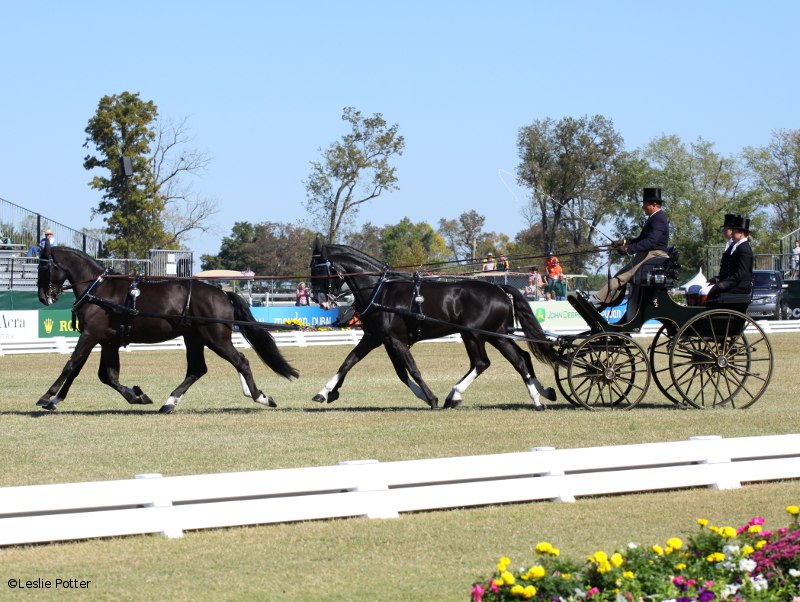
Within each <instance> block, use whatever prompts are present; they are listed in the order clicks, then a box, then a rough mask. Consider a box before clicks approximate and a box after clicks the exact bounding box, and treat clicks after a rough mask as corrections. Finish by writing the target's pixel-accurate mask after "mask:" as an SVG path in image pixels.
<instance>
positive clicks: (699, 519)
mask: <svg viewBox="0 0 800 602" xmlns="http://www.w3.org/2000/svg"><path fill="white" fill-rule="evenodd" d="M697 524H698V525H700V526H701V527H705V526H706V525H707V524H708V521H707V520H706V519H704V518H698V519H697Z"/></svg>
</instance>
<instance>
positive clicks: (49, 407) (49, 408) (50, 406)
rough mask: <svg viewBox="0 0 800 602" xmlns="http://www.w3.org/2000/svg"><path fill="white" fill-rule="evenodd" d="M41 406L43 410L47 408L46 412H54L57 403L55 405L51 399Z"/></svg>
mask: <svg viewBox="0 0 800 602" xmlns="http://www.w3.org/2000/svg"><path fill="white" fill-rule="evenodd" d="M42 407H43V408H44V409H45V410H47V411H48V412H55V411H56V408H57V407H58V406H57V405H56V404H55V403H54V402H52V401H51V402H49V403H47V404H46V405H43V406H42Z"/></svg>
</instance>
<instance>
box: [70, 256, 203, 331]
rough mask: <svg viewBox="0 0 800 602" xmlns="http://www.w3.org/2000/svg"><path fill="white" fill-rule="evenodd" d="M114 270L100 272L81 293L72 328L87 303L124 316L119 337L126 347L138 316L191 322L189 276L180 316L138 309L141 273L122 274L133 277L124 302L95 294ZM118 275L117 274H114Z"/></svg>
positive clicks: (75, 304) (190, 285)
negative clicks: (146, 312)
mask: <svg viewBox="0 0 800 602" xmlns="http://www.w3.org/2000/svg"><path fill="white" fill-rule="evenodd" d="M112 274H113V272H112V271H111V270H110V269H106V270H105V271H104V272H103V273H102V274H100V275H99V276H98V277H97V278H96V279H95V281H94V282H92V284H91V285H90V286H89V288H87V289H86V291H85V292H84V293H83V295H81V297H80V299H78V300H77V301H76V302H75V303H74V304H73V305H72V329H73V330H76V329H77V312H78V310H79V309H80V308H81V307H83V306H84V305H85V304H87V303H94V304H95V305H98V306H100V307H102V308H103V309H106V310H108V311H110V312H112V313H115V314H118V315H120V316H121V318H122V322H121V324H120V326H119V338H120V344H121V345H122V346H123V347H126V346H127V345H128V343H130V340H131V332H132V330H133V320H134V318H136V317H137V316H142V317H154V318H173V317H177V318H180V321H181V323H182V324H186V323H189V322H191V320H190V319H189V317H188V313H189V306H190V304H191V301H192V282H193V279H191V278H189V279H188V282H189V290H188V294H187V295H186V303H185V304H184V306H183V310H182V311H181V313H180V315H179V316H168V315H160V314H158V315H157V314H143V313H142V312H140V311H139V310H138V309H136V300H137V299H138V298H139V295H141V292H142V291H141V289H140V288H139V286H140V285H141V283H142V281H143V280H144V278H143V277H142V276H141V275H138V274H137V275H136V276H133V277H130V276H122V277H123V278H131V283H130V285H129V286H128V293H127V295H125V302H124V303H117V302H115V301H111V300H109V299H105V298H103V297H98V296H96V295H95V294H94V291H95V289H97V287H99V286H100V284H101V283H102V282H103V281H104V280H106V278H107V277H108V276H110V275H112ZM113 275H114V276H117V274H113Z"/></svg>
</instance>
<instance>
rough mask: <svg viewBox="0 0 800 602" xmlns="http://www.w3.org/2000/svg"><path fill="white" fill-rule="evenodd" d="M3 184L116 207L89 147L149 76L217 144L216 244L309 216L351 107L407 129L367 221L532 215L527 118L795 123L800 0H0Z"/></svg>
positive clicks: (202, 184) (669, 126) (51, 204)
mask: <svg viewBox="0 0 800 602" xmlns="http://www.w3.org/2000/svg"><path fill="white" fill-rule="evenodd" d="M0 11H1V12H0V15H2V18H0V61H2V63H0V64H2V69H1V70H0V77H2V93H0V132H1V134H0V136H1V137H0V141H1V143H0V197H2V198H4V199H6V200H9V201H12V202H15V203H17V204H19V205H22V206H24V207H27V208H29V209H33V210H35V211H38V212H39V213H42V214H43V215H46V216H48V217H51V218H52V219H54V220H56V221H59V222H62V223H65V224H67V225H71V226H74V227H79V228H80V227H84V226H87V227H100V226H101V225H102V224H101V222H100V220H99V219H98V218H95V219H94V220H93V221H91V220H90V218H91V210H92V208H93V207H95V206H96V205H97V203H98V201H99V198H100V197H99V195H98V193H97V192H95V191H93V190H91V189H90V188H89V187H88V185H87V183H88V181H89V180H90V178H91V174H90V172H87V171H85V170H84V169H83V167H82V162H83V157H84V156H85V154H86V153H87V150H86V149H84V148H83V147H82V144H83V142H84V139H85V134H84V129H85V127H86V124H87V121H88V120H89V118H90V117H91V116H92V115H93V114H94V112H95V110H96V108H97V103H98V101H99V100H100V98H101V97H102V96H104V95H111V94H119V93H121V92H123V91H130V92H140V93H141V96H142V98H144V99H146V100H152V101H154V102H155V103H156V105H157V106H158V108H159V111H160V114H161V116H162V117H165V118H172V119H174V120H180V119H183V118H188V125H189V128H190V129H191V133H192V135H193V137H194V140H193V142H192V145H193V146H194V147H196V148H198V149H200V150H204V151H206V152H208V153H209V154H210V155H211V156H213V157H214V160H213V161H212V163H211V164H210V166H209V168H208V170H207V172H206V173H205V174H204V175H203V176H202V177H201V178H198V179H197V180H196V181H195V182H194V188H195V189H196V190H197V191H198V192H200V193H201V194H202V195H203V196H205V197H207V198H210V199H213V200H215V201H216V202H217V203H218V204H219V206H220V213H219V214H218V215H217V216H216V218H215V221H216V224H217V226H218V231H217V234H216V235H212V236H203V237H196V238H195V239H193V240H192V241H190V242H189V246H190V247H191V248H192V249H194V250H195V251H196V253H197V255H198V256H199V255H200V254H201V253H216V252H217V251H218V250H219V241H220V238H221V237H222V236H224V235H227V234H229V233H230V230H231V227H232V226H233V224H234V222H236V221H249V222H253V223H255V222H262V221H290V222H296V221H298V220H302V219H304V218H305V211H304V206H305V198H306V197H305V188H304V185H303V180H304V179H305V178H306V177H307V176H308V174H309V162H310V161H313V160H316V159H318V158H319V157H320V149H321V148H325V147H327V146H328V145H329V144H330V143H331V142H334V141H336V140H338V139H339V138H340V136H341V135H342V134H344V133H345V132H346V127H345V126H346V124H345V123H344V122H342V121H341V114H342V109H343V107H345V106H354V107H356V108H357V109H359V110H361V111H362V112H363V113H365V114H372V113H378V112H379V113H382V114H383V116H384V117H385V119H386V120H387V121H388V122H389V123H397V124H399V126H400V132H401V134H402V135H403V136H404V137H405V139H406V150H405V153H404V155H403V157H401V158H400V159H399V160H398V161H397V162H396V165H397V167H398V176H399V185H400V190H399V191H398V192H394V193H392V194H385V195H384V196H382V197H380V198H379V199H377V200H375V201H372V202H371V203H369V204H367V205H366V206H365V207H364V208H363V210H362V211H361V214H360V217H359V222H360V223H363V222H364V221H371V222H372V223H374V224H377V225H384V224H387V223H396V222H397V221H399V220H400V219H402V218H403V217H409V218H410V219H411V220H412V221H414V222H419V221H426V222H428V223H430V224H431V225H432V226H434V227H435V226H436V225H437V223H438V220H439V218H442V217H445V218H448V219H451V218H455V217H457V216H458V215H459V214H460V213H461V212H463V211H468V210H471V209H475V210H476V211H478V212H479V213H482V214H483V215H485V216H486V218H487V220H486V229H488V230H493V231H497V232H504V233H506V234H509V235H510V236H512V237H513V235H514V234H515V233H516V232H518V231H519V230H521V229H522V228H523V227H524V226H525V224H524V220H523V218H522V216H521V214H520V210H521V208H522V206H523V204H524V202H525V190H524V189H521V188H519V187H518V186H516V184H515V183H514V176H513V174H514V172H515V169H516V166H517V163H518V157H517V148H516V137H517V133H518V131H519V129H520V128H521V127H523V126H525V125H528V124H530V123H532V122H533V121H534V120H537V119H544V118H548V117H549V118H552V119H556V120H557V119H561V118H563V117H567V116H573V117H580V116H583V115H595V114H600V115H603V116H605V117H606V118H609V119H611V120H612V121H613V123H614V125H615V127H616V129H617V131H618V132H619V133H620V134H621V135H622V136H623V138H624V140H625V145H626V147H627V148H628V149H631V150H632V149H634V148H638V147H641V146H643V145H644V144H646V143H647V142H648V141H650V140H651V139H652V138H654V137H657V136H660V135H662V134H676V135H678V136H680V138H681V139H682V140H683V141H684V142H691V141H694V140H696V139H697V138H698V137H702V138H704V139H705V140H708V141H712V142H714V143H715V148H716V150H717V151H718V152H720V153H722V154H725V155H728V154H733V153H736V152H738V151H740V150H741V149H742V148H743V147H745V146H763V145H766V144H767V143H768V142H769V139H770V134H771V132H772V131H773V130H775V129H778V128H788V129H797V128H798V127H800V123H798V107H800V89H799V88H800V84H799V83H798V82H800V70H798V63H799V62H800V61H799V60H798V57H800V51H798V47H797V27H798V24H800V3H797V2H793V1H790V0H785V1H770V0H766V1H762V2H741V1H735V0H732V1H722V0H706V1H701V0H693V1H684V0H673V1H670V2H644V1H636V2H634V1H618V2H612V1H599V0H597V1H580V0H565V1H559V2H557V1H554V0H550V1H547V2H543V1H528V2H517V1H504V0H499V1H495V2H492V3H489V2H469V1H461V2H450V1H447V2H435V1H428V2H418V1H406V2H394V3H385V2H384V3H382V2H376V1H375V0H373V1H371V2H350V1H346V0H342V1H340V2H304V1H299V2H291V3H289V2H283V3H273V2H255V1H253V2H246V1H241V0H232V1H226V2H224V3H223V2H204V1H202V0H195V1H193V2H188V1H182V0H175V1H168V0H167V1H160V2H153V1H151V0H141V1H139V2H136V3H130V2H125V3H120V2H107V1H104V2H95V1H83V2H60V1H58V2H56V1H48V0H40V1H35V0H34V1H31V2H18V1H15V0H0Z"/></svg>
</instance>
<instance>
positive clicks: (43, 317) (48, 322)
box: [39, 309, 81, 339]
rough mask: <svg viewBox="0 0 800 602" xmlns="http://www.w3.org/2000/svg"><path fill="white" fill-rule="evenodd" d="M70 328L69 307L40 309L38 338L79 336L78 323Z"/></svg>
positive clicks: (70, 316) (70, 312)
mask: <svg viewBox="0 0 800 602" xmlns="http://www.w3.org/2000/svg"><path fill="white" fill-rule="evenodd" d="M76 326H77V327H78V328H75V329H73V328H72V311H71V310H69V309H40V310H39V338H42V339H44V338H49V337H77V336H80V334H81V333H80V332H79V328H80V324H76Z"/></svg>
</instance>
